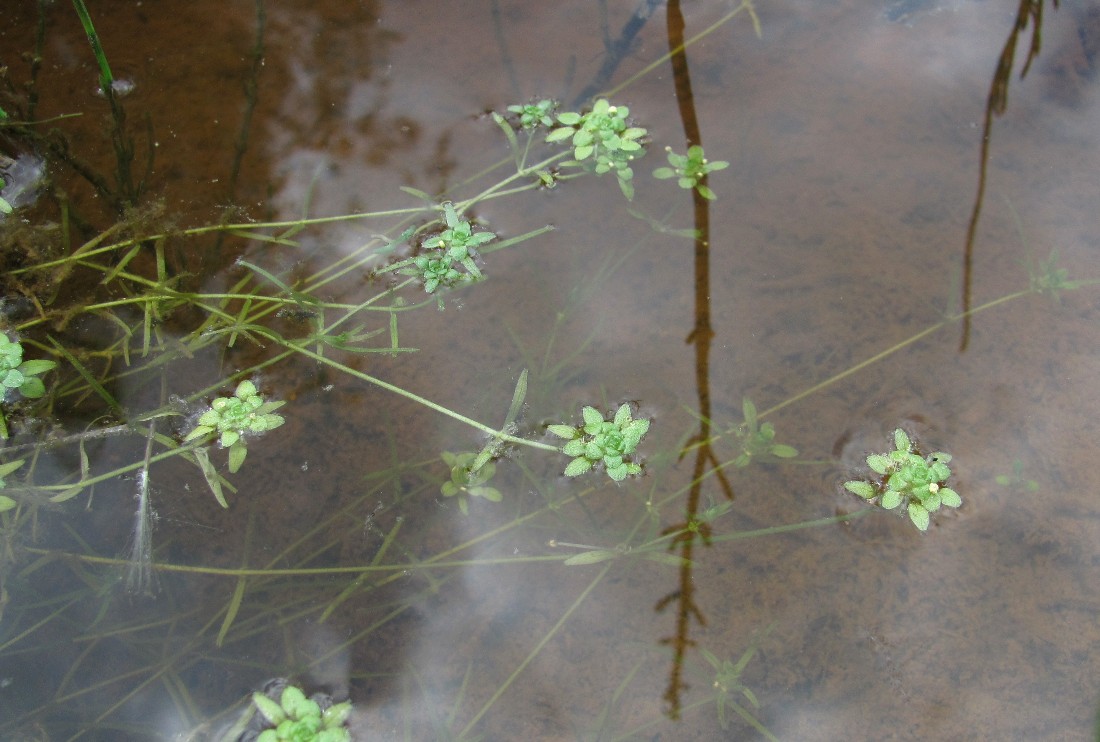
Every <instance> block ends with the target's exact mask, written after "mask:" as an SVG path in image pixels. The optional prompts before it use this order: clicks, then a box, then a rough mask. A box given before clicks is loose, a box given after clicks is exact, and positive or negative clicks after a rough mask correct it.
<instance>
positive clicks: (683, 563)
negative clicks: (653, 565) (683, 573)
mask: <svg viewBox="0 0 1100 742" xmlns="http://www.w3.org/2000/svg"><path fill="white" fill-rule="evenodd" d="M643 556H644V557H645V558H646V559H648V560H649V561H651V562H659V563H660V564H667V565H669V566H672V567H690V566H691V565H692V561H691V560H690V559H684V558H683V557H681V556H676V555H675V554H666V553H665V552H663V551H647V552H644V554H643Z"/></svg>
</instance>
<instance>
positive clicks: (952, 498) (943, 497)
mask: <svg viewBox="0 0 1100 742" xmlns="http://www.w3.org/2000/svg"><path fill="white" fill-rule="evenodd" d="M940 502H941V503H943V505H944V506H946V507H949V508H957V507H960V506H961V505H962V498H961V497H959V493H958V492H956V491H955V490H953V489H951V488H950V487H940Z"/></svg>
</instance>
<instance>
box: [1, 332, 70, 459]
mask: <svg viewBox="0 0 1100 742" xmlns="http://www.w3.org/2000/svg"><path fill="white" fill-rule="evenodd" d="M55 366H57V363H56V362H54V361H24V360H23V346H22V344H20V343H19V341H17V340H12V339H10V338H9V337H8V336H7V335H6V334H5V333H3V332H0V390H2V394H0V402H4V401H7V397H8V394H9V393H10V392H11V391H12V390H18V391H19V393H20V394H22V395H23V396H24V397H26V398H27V399H38V398H39V397H42V396H44V395H45V394H46V385H45V384H43V383H42V379H39V378H38V376H40V375H41V374H44V373H46V372H47V371H49V370H50V369H52V368H54V367H55ZM0 438H3V439H4V440H7V438H8V424H7V421H6V420H5V419H4V414H3V412H0Z"/></svg>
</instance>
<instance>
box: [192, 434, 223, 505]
mask: <svg viewBox="0 0 1100 742" xmlns="http://www.w3.org/2000/svg"><path fill="white" fill-rule="evenodd" d="M191 453H192V454H193V455H194V456H195V461H197V462H198V464H199V469H200V470H201V471H202V476H203V478H204V479H206V485H207V486H208V487H209V488H210V491H211V492H213V493H214V499H216V500H217V501H218V504H219V505H221V506H222V507H223V508H226V509H228V508H229V503H227V502H226V501H225V495H224V494H222V483H221V477H219V476H218V472H217V470H216V469H215V468H214V465H213V464H212V463H210V454H209V453H208V452H207V450H206V449H205V448H196V449H195V450H194V451H192V452H191Z"/></svg>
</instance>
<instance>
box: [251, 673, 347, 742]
mask: <svg viewBox="0 0 1100 742" xmlns="http://www.w3.org/2000/svg"><path fill="white" fill-rule="evenodd" d="M252 703H253V704H255V706H256V710H257V711H258V712H259V713H260V714H261V715H262V716H263V718H264V719H266V720H267V722H268V723H269V724H271V725H272V726H271V728H269V729H265V730H264V731H262V732H260V735H259V737H257V738H256V739H257V742H347V741H348V740H350V739H351V735H350V733H349V732H348V730H347V727H346V724H347V721H348V717H349V716H350V715H351V702H350V701H344V702H343V703H337V704H335V705H333V706H329V707H328V708H326V709H323V710H322V709H321V706H320V704H318V703H317V702H316V701H314V700H313V699H312V698H306V694H305V693H303V692H302V690H301V689H300V688H297V687H295V686H293V685H288V686H287V687H286V688H284V689H283V692H282V694H281V695H280V696H279V701H278V702H275V701H273V700H272V699H270V698H268V697H267V696H266V695H264V694H263V693H253V694H252Z"/></svg>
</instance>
